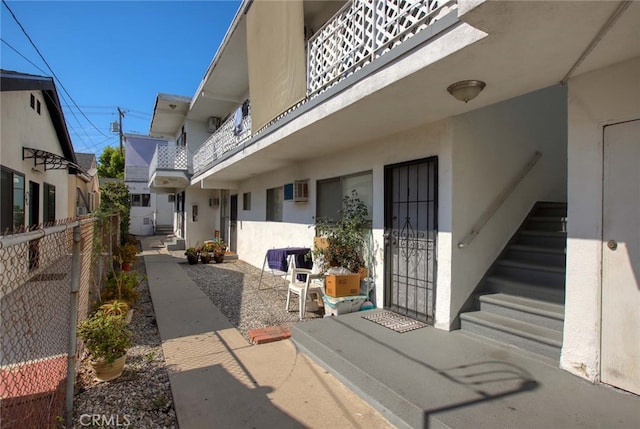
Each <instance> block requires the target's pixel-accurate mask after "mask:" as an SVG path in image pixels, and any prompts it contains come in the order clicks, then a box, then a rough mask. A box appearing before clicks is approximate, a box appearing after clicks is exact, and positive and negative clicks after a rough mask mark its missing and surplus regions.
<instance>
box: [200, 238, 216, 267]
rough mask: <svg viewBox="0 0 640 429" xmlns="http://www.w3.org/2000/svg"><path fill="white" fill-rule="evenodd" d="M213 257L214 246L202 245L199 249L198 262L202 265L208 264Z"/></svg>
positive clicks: (209, 244)
mask: <svg viewBox="0 0 640 429" xmlns="http://www.w3.org/2000/svg"><path fill="white" fill-rule="evenodd" d="M213 255H214V245H213V244H211V243H204V244H203V245H202V247H200V261H201V262H202V263H203V264H208V263H209V262H211V258H213Z"/></svg>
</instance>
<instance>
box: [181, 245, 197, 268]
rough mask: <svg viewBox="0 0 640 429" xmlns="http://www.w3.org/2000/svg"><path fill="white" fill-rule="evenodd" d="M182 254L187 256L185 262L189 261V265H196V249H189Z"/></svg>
mask: <svg viewBox="0 0 640 429" xmlns="http://www.w3.org/2000/svg"><path fill="white" fill-rule="evenodd" d="M184 254H185V255H187V261H189V264H190V265H194V264H197V263H198V249H196V248H195V247H189V248H188V249H187V250H186V251H185V252H184Z"/></svg>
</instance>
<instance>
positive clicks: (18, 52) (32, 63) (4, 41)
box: [0, 37, 47, 74]
mask: <svg viewBox="0 0 640 429" xmlns="http://www.w3.org/2000/svg"><path fill="white" fill-rule="evenodd" d="M0 40H2V43H4V44H5V45H7V46H8V47H9V48H11V49H12V50H13V52H15V53H16V54H18V55H20V56H21V57H22V58H24V59H25V61H27V62H28V63H29V64H31V65H32V66H34V67H35V68H37V69H38V70H40V71H41V72H42V73H44V74H47V72H46V71H44V70H42V69H41V68H40V67H38V66H37V65H36V64H35V63H34V62H33V61H31V60H30V59H29V58H27V57H25V56H24V55H23V54H22V53H21V52H20V51H18V50H17V49H16V48H14V47H13V46H11V45H10V44H9V42H7V41H6V40H4V39H3V38H1V37H0Z"/></svg>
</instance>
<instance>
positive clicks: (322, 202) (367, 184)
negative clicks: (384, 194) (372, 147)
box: [316, 171, 373, 220]
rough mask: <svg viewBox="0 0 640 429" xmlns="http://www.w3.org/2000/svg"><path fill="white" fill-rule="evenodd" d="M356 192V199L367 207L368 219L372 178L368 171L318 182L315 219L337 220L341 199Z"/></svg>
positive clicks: (371, 198)
mask: <svg viewBox="0 0 640 429" xmlns="http://www.w3.org/2000/svg"><path fill="white" fill-rule="evenodd" d="M352 191H356V193H357V194H358V198H359V199H360V200H361V201H363V202H364V203H365V204H366V205H367V211H368V218H369V220H371V218H372V213H373V176H372V174H371V172H370V171H367V172H364V173H357V174H352V175H349V176H341V177H334V178H331V179H325V180H319V181H318V183H317V190H316V193H317V200H316V201H317V204H316V218H326V219H333V220H335V219H337V217H338V215H339V213H340V210H341V209H342V199H343V198H344V197H345V196H347V195H349V196H351V193H352Z"/></svg>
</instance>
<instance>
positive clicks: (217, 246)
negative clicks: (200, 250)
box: [210, 240, 227, 264]
mask: <svg viewBox="0 0 640 429" xmlns="http://www.w3.org/2000/svg"><path fill="white" fill-rule="evenodd" d="M210 245H211V246H212V252H213V260H214V261H215V262H216V263H217V264H220V263H222V262H224V254H225V252H226V251H227V243H225V242H224V241H222V240H214V241H213V242H212V243H210Z"/></svg>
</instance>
